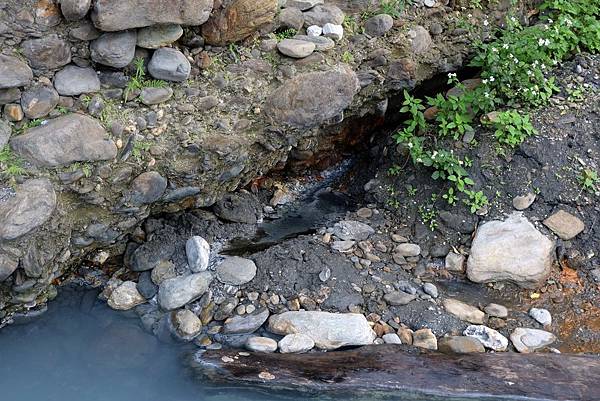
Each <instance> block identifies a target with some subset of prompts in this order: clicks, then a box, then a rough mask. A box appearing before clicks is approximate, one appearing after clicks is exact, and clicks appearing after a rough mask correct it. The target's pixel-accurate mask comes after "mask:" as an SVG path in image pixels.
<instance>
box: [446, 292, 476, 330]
mask: <svg viewBox="0 0 600 401" xmlns="http://www.w3.org/2000/svg"><path fill="white" fill-rule="evenodd" d="M444 308H445V309H446V311H447V312H448V313H451V314H453V315H454V316H456V317H457V318H459V319H460V320H464V321H466V322H469V323H473V324H483V320H484V319H485V313H483V312H482V311H480V310H479V309H478V308H476V307H474V306H471V305H469V304H466V303H464V302H462V301H459V300H457V299H452V298H448V299H445V300H444Z"/></svg>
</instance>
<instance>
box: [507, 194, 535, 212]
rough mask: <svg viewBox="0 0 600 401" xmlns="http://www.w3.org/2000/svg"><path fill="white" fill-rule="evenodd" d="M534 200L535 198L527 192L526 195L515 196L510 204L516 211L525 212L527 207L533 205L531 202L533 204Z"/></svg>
mask: <svg viewBox="0 0 600 401" xmlns="http://www.w3.org/2000/svg"><path fill="white" fill-rule="evenodd" d="M535 198H536V196H535V194H534V193H532V192H529V193H528V194H526V195H522V196H516V197H515V198H514V199H513V202H512V203H513V207H514V208H515V209H517V210H525V209H527V208H528V207H529V206H531V205H532V204H533V202H535Z"/></svg>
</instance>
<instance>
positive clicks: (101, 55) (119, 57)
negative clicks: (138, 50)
mask: <svg viewBox="0 0 600 401" xmlns="http://www.w3.org/2000/svg"><path fill="white" fill-rule="evenodd" d="M136 42H137V34H136V32H135V31H125V32H117V33H105V34H103V35H102V36H100V37H99V38H98V39H96V40H94V41H93V42H92V43H91V44H90V53H91V56H92V60H93V61H95V62H96V63H99V64H102V65H107V66H109V67H114V68H124V67H126V66H128V65H129V63H131V62H132V61H133V58H134V57H135V45H136Z"/></svg>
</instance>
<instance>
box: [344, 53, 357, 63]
mask: <svg viewBox="0 0 600 401" xmlns="http://www.w3.org/2000/svg"><path fill="white" fill-rule="evenodd" d="M342 61H343V62H344V63H346V64H350V63H353V62H354V56H353V55H352V53H350V52H349V51H347V50H346V51H345V52H344V53H343V54H342Z"/></svg>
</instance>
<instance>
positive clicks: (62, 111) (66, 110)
mask: <svg viewBox="0 0 600 401" xmlns="http://www.w3.org/2000/svg"><path fill="white" fill-rule="evenodd" d="M56 111H57V112H59V113H60V114H67V113H68V112H69V109H67V108H66V107H64V106H58V107H57V108H56Z"/></svg>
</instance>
